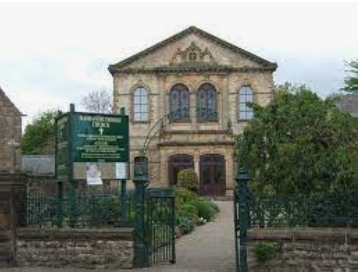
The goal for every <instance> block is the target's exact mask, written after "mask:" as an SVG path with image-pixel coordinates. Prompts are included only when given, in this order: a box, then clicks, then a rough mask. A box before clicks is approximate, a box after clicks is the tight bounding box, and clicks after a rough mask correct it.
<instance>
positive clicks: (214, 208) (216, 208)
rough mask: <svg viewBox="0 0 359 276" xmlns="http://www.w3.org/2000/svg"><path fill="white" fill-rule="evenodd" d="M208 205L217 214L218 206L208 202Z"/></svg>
mask: <svg viewBox="0 0 359 276" xmlns="http://www.w3.org/2000/svg"><path fill="white" fill-rule="evenodd" d="M208 203H209V205H211V207H212V208H213V210H214V211H216V213H218V212H219V207H218V205H217V204H216V203H214V202H213V201H209V202H208Z"/></svg>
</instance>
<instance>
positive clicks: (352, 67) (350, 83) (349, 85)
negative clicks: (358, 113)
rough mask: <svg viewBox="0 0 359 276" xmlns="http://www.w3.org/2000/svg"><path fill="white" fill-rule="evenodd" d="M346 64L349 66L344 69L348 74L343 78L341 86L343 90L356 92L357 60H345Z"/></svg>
mask: <svg viewBox="0 0 359 276" xmlns="http://www.w3.org/2000/svg"><path fill="white" fill-rule="evenodd" d="M346 66H347V67H349V69H348V70H346V72H347V73H349V75H348V76H347V77H346V78H345V80H344V84H345V86H344V87H343V88H342V90H343V91H345V92H348V93H352V94H358V60H353V61H351V62H347V63H346Z"/></svg>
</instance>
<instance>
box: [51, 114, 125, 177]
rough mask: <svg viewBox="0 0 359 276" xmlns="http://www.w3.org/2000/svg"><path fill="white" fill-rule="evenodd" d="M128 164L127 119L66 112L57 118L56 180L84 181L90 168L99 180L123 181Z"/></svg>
mask: <svg viewBox="0 0 359 276" xmlns="http://www.w3.org/2000/svg"><path fill="white" fill-rule="evenodd" d="M128 161H129V122H128V116H126V115H112V114H111V115H110V114H106V115H105V114H93V113H84V112H69V113H66V114H63V115H61V116H60V117H58V118H57V120H56V176H57V179H58V180H65V179H68V180H77V179H88V175H89V167H91V166H92V167H94V166H96V167H97V168H96V169H97V170H99V171H100V175H101V179H127V178H128V177H127V175H128Z"/></svg>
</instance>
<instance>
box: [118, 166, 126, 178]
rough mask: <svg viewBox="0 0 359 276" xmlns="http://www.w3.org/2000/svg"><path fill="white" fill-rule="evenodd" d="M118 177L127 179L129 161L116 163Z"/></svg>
mask: <svg viewBox="0 0 359 276" xmlns="http://www.w3.org/2000/svg"><path fill="white" fill-rule="evenodd" d="M116 179H127V163H124V162H123V163H116Z"/></svg>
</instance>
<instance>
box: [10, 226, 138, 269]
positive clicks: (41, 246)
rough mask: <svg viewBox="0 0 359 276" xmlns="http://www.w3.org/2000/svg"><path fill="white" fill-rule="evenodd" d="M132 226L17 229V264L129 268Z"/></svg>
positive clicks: (131, 262) (23, 265)
mask: <svg viewBox="0 0 359 276" xmlns="http://www.w3.org/2000/svg"><path fill="white" fill-rule="evenodd" d="M133 252H134V251H133V229H132V228H117V229H46V230H45V229H39V228H37V229H31V228H24V229H18V230H17V242H16V263H17V265H18V266H22V267H25V266H26V267H30V266H43V267H62V268H63V267H67V266H68V267H76V268H84V269H129V268H132V267H133V258H134V254H133Z"/></svg>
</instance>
